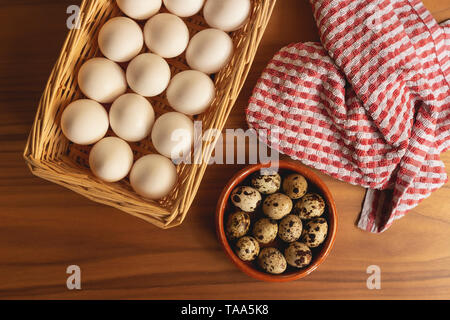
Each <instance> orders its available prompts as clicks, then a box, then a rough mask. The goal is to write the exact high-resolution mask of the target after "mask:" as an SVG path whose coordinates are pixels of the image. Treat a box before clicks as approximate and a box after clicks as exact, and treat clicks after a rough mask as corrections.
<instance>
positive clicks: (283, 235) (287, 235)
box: [278, 214, 303, 243]
mask: <svg viewBox="0 0 450 320" xmlns="http://www.w3.org/2000/svg"><path fill="white" fill-rule="evenodd" d="M302 229H303V224H302V220H301V219H300V218H299V217H298V216H296V215H293V214H290V215H287V216H286V217H284V218H283V220H281V222H280V226H279V227H278V237H279V238H280V239H281V240H283V241H284V242H288V243H291V242H294V241H297V240H298V239H299V238H300V236H301V235H302Z"/></svg>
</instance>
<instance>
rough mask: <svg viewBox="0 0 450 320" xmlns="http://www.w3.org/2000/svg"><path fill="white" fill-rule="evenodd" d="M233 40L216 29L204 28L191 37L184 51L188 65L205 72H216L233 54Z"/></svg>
mask: <svg viewBox="0 0 450 320" xmlns="http://www.w3.org/2000/svg"><path fill="white" fill-rule="evenodd" d="M233 50H234V46H233V41H232V40H231V38H230V36H229V35H228V34H226V33H225V32H223V31H221V30H218V29H205V30H203V31H200V32H199V33H197V34H196V35H195V36H193V37H192V39H191V42H190V43H189V46H188V48H187V51H186V60H187V63H188V64H189V66H190V67H191V68H192V69H194V70H198V71H201V72H204V73H206V74H212V73H216V72H218V71H219V70H220V69H222V68H223V67H225V66H226V65H227V63H228V62H229V61H230V59H231V56H232V55H233Z"/></svg>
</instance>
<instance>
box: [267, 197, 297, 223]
mask: <svg viewBox="0 0 450 320" xmlns="http://www.w3.org/2000/svg"><path fill="white" fill-rule="evenodd" d="M262 210H263V212H264V214H265V215H266V216H268V217H269V218H272V219H275V220H279V219H282V218H284V217H285V216H287V215H288V214H289V213H290V212H291V210H292V200H291V198H289V197H288V196H287V195H285V194H282V193H274V194H271V195H269V196H268V197H267V198H266V199H265V200H264V202H263V207H262Z"/></svg>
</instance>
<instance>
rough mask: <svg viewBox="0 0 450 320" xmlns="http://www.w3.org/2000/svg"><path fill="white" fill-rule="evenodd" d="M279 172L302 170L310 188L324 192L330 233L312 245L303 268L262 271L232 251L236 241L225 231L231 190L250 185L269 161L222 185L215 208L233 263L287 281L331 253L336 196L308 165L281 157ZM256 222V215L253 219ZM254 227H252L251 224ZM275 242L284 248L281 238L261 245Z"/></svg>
mask: <svg viewBox="0 0 450 320" xmlns="http://www.w3.org/2000/svg"><path fill="white" fill-rule="evenodd" d="M277 164H278V168H279V174H280V175H281V177H282V178H283V176H285V175H286V174H288V173H299V174H301V175H303V176H304V177H305V178H306V180H307V181H308V192H316V193H319V194H320V195H322V197H323V198H324V200H325V203H326V208H325V213H324V215H323V217H325V218H326V219H327V221H328V235H327V238H326V240H325V242H324V243H323V244H322V245H320V246H319V247H318V248H313V249H312V250H311V251H312V255H313V257H312V261H311V264H310V265H308V266H307V267H305V268H302V269H296V268H293V267H290V266H289V265H288V268H287V269H286V271H285V272H284V273H282V274H280V275H273V274H269V273H266V272H264V271H262V270H261V269H260V268H259V267H258V266H257V264H256V261H252V262H244V261H242V260H241V259H239V257H238V256H237V255H236V254H235V253H234V251H233V246H234V245H233V243H231V242H230V241H229V240H228V239H227V237H226V235H225V228H224V224H225V219H226V217H227V215H228V214H229V213H231V211H232V210H233V205H232V204H231V201H230V200H229V198H230V195H231V192H232V191H233V189H234V188H236V187H237V186H239V185H250V182H249V178H250V176H251V175H252V174H253V173H254V172H256V171H259V170H260V169H262V168H270V164H256V165H251V166H248V167H246V168H244V169H243V170H241V171H239V172H238V173H237V174H236V175H235V176H234V177H233V178H231V180H230V181H229V182H228V184H227V185H226V187H225V188H224V189H223V191H222V194H221V195H220V198H219V202H218V204H217V209H216V231H217V236H218V238H219V241H220V243H221V244H222V247H223V249H224V250H225V252H226V254H227V256H228V257H229V258H230V259H231V261H233V263H234V264H235V265H236V266H237V267H238V268H239V269H241V270H242V271H243V272H245V273H246V274H247V275H249V276H251V277H253V278H255V279H258V280H263V281H269V282H287V281H292V280H297V279H300V278H303V277H305V276H307V275H308V274H310V273H311V272H313V271H314V270H316V268H317V267H318V266H319V265H320V264H321V263H322V262H323V261H324V260H325V259H326V257H327V256H328V254H329V253H330V251H331V248H332V247H333V244H334V239H335V237H336V230H337V213H336V205H335V203H334V200H333V197H332V196H331V192H330V190H328V188H327V186H326V185H325V184H324V183H323V182H322V180H320V178H319V177H318V176H317V175H316V174H315V173H314V172H313V171H312V170H310V169H308V168H307V167H305V166H303V165H301V164H299V163H297V162H293V161H282V160H280V161H279V162H278V163H277ZM254 214H256V215H261V213H259V214H258V213H252V214H250V215H254ZM252 225H253V219H252ZM250 230H251V228H250ZM267 246H273V247H276V248H279V249H281V250H280V251H281V252H283V250H282V246H283V244H282V241H281V240H279V239H278V238H277V240H275V241H274V242H273V243H271V244H269V245H262V246H261V247H267ZM284 246H285V245H284Z"/></svg>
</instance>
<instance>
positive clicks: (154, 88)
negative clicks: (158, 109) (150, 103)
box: [126, 53, 171, 97]
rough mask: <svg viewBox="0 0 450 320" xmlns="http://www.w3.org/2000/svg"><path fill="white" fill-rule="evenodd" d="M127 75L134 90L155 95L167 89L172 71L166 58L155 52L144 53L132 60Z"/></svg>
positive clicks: (145, 94) (149, 95) (143, 94)
mask: <svg viewBox="0 0 450 320" xmlns="http://www.w3.org/2000/svg"><path fill="white" fill-rule="evenodd" d="M126 77H127V81H128V84H129V86H130V88H131V89H132V90H133V91H134V92H136V93H138V94H140V95H141V96H144V97H154V96H157V95H159V94H161V93H163V92H164V90H166V88H167V86H168V85H169V81H170V77H171V72H170V67H169V65H168V64H167V62H166V60H164V59H163V58H161V57H160V56H158V55H156V54H153V53H143V54H140V55H138V56H137V57H136V58H134V59H133V60H131V62H130V63H129V65H128V68H127V74H126Z"/></svg>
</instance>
